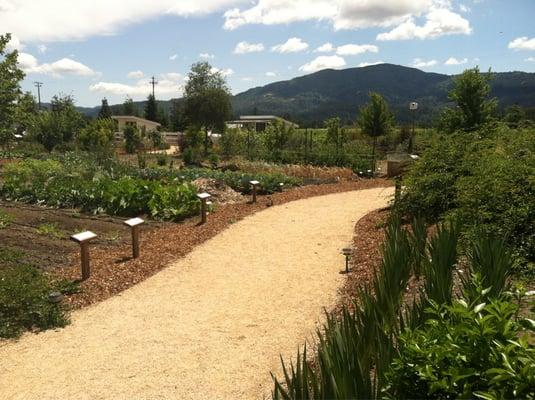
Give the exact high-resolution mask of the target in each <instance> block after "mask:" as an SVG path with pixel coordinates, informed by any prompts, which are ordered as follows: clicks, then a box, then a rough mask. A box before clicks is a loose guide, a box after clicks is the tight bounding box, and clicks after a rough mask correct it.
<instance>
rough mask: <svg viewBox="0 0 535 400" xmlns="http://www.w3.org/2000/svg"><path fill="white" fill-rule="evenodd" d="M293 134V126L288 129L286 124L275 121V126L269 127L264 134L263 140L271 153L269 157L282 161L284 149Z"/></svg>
mask: <svg viewBox="0 0 535 400" xmlns="http://www.w3.org/2000/svg"><path fill="white" fill-rule="evenodd" d="M292 132H293V128H292V127H291V126H290V127H287V126H286V125H285V124H284V122H282V121H275V122H274V123H273V124H270V125H268V127H267V128H266V130H265V131H264V133H263V134H262V139H263V140H264V144H265V146H266V148H267V150H268V152H269V156H271V157H272V158H273V159H274V160H276V161H279V160H280V158H281V154H282V149H283V147H284V145H285V144H286V143H287V142H288V140H289V139H290V136H291V135H292Z"/></svg>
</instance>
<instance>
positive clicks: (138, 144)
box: [123, 126, 143, 154]
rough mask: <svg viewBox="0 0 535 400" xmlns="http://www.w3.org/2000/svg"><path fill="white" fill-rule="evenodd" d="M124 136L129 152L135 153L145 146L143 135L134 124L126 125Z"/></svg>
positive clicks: (126, 148) (126, 149) (125, 146)
mask: <svg viewBox="0 0 535 400" xmlns="http://www.w3.org/2000/svg"><path fill="white" fill-rule="evenodd" d="M123 136H124V148H125V151H126V152H127V153H128V154H134V153H135V152H137V151H139V150H141V149H142V148H143V135H142V134H141V132H140V131H139V129H137V128H135V127H133V126H126V127H125V128H124V131H123Z"/></svg>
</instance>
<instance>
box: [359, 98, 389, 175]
mask: <svg viewBox="0 0 535 400" xmlns="http://www.w3.org/2000/svg"><path fill="white" fill-rule="evenodd" d="M358 121H359V122H358V123H359V126H360V128H361V129H362V132H364V133H365V134H366V135H368V136H371V137H372V138H373V147H372V174H373V173H374V172H375V148H376V146H377V138H378V137H379V136H383V135H386V134H388V133H389V132H390V130H391V129H392V125H393V124H394V116H393V115H392V113H391V112H390V110H389V109H388V104H387V102H386V101H385V100H384V99H383V97H382V96H381V95H380V94H379V93H374V92H372V93H370V102H369V103H368V104H366V105H365V106H363V107H362V108H361V109H360V114H359V118H358Z"/></svg>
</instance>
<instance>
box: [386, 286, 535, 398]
mask: <svg viewBox="0 0 535 400" xmlns="http://www.w3.org/2000/svg"><path fill="white" fill-rule="evenodd" d="M479 291H480V292H483V289H482V288H481V286H479ZM472 303H473V302H472V301H471V299H464V298H461V299H458V300H454V301H453V303H452V304H451V305H446V304H443V305H439V304H437V303H435V302H431V303H430V306H429V308H427V310H426V313H427V314H428V319H427V321H426V323H425V325H424V326H423V327H421V328H418V329H415V330H406V331H404V332H403V333H402V334H401V335H400V336H399V345H398V349H397V355H396V357H395V359H394V360H393V362H392V366H391V368H390V370H389V371H388V372H387V374H386V378H387V381H388V382H389V384H388V386H387V387H386V388H385V393H386V394H387V397H388V398H395V399H405V398H426V399H446V398H459V397H460V398H482V399H503V398H524V399H533V398H535V392H533V388H534V387H535V349H534V348H533V346H532V345H530V344H529V339H528V336H527V335H528V334H529V333H530V332H531V333H532V332H534V331H535V323H534V322H533V321H525V322H526V323H524V324H521V323H519V322H518V321H515V320H514V315H515V313H516V308H517V306H516V305H514V304H513V303H511V302H510V301H508V300H507V299H504V298H501V299H494V300H490V301H489V302H488V303H479V304H476V305H472Z"/></svg>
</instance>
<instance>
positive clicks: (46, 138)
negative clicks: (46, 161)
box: [30, 111, 66, 151]
mask: <svg viewBox="0 0 535 400" xmlns="http://www.w3.org/2000/svg"><path fill="white" fill-rule="evenodd" d="M65 127H66V120H65V115H64V114H63V113H61V112H54V111H43V112H40V113H39V114H38V115H37V117H36V119H35V124H34V125H33V126H32V127H31V131H30V133H31V136H32V138H33V139H34V140H35V141H36V142H38V143H41V144H42V145H43V146H44V148H45V149H46V150H48V151H52V150H53V149H54V147H56V146H57V145H59V144H61V143H63V142H64V140H63V137H64V132H65V130H66V128H65Z"/></svg>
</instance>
